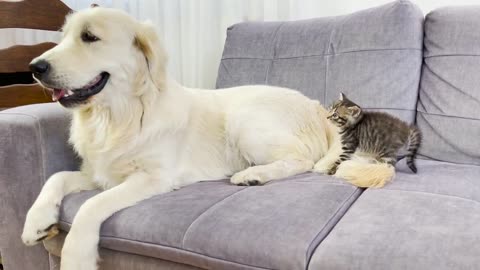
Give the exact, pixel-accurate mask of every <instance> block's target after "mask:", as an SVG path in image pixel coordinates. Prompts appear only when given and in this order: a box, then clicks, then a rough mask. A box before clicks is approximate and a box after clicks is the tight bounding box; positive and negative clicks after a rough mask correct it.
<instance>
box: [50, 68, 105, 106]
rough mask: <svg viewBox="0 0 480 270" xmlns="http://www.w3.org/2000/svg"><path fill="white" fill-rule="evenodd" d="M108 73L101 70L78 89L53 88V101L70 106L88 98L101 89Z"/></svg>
mask: <svg viewBox="0 0 480 270" xmlns="http://www.w3.org/2000/svg"><path fill="white" fill-rule="evenodd" d="M109 77H110V74H109V73H107V72H102V73H101V74H100V75H98V76H96V77H95V78H94V79H93V80H91V81H90V82H89V83H88V84H86V85H85V86H84V87H82V88H78V89H73V90H70V89H58V88H54V89H53V93H52V99H53V101H58V102H60V104H62V105H63V106H65V107H72V106H74V105H76V104H78V103H83V102H84V101H86V100H87V99H88V98H90V97H91V96H93V95H96V94H98V93H100V91H102V89H103V88H104V87H105V85H106V84H107V82H108V79H109Z"/></svg>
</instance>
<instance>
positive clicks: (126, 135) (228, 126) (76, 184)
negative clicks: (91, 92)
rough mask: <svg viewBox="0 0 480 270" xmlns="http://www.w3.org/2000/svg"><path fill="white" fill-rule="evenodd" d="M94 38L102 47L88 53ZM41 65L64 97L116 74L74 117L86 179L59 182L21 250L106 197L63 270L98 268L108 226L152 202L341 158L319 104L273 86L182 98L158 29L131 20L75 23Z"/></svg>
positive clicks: (74, 239)
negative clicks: (71, 203)
mask: <svg viewBox="0 0 480 270" xmlns="http://www.w3.org/2000/svg"><path fill="white" fill-rule="evenodd" d="M86 29H88V31H90V32H91V33H93V34H95V35H96V36H98V37H99V38H100V41H97V42H93V43H85V42H83V41H82V40H81V38H80V36H81V33H82V32H83V31H85V30H86ZM39 59H42V60H46V61H48V62H49V63H50V64H51V67H52V71H51V74H50V75H49V76H50V79H51V81H54V82H55V84H56V85H59V86H57V88H68V89H76V88H81V87H82V86H84V85H86V84H87V83H88V82H89V81H91V80H92V78H94V77H95V76H97V75H98V74H100V73H101V72H103V71H106V72H108V73H109V74H111V77H110V79H109V82H108V83H107V85H106V86H105V88H104V89H103V90H102V91H101V92H100V93H98V94H97V95H95V96H93V97H92V98H90V100H89V102H88V103H86V104H82V105H80V106H77V107H75V108H73V109H72V113H73V121H72V126H71V130H70V132H71V134H70V142H71V143H72V144H73V146H74V148H75V150H76V151H77V152H78V154H79V155H80V156H81V157H82V159H83V164H82V167H81V170H80V171H74V172H59V173H56V174H54V175H52V176H51V177H50V178H49V179H48V181H47V183H46V184H45V185H44V187H43V189H42V191H41V193H40V195H39V196H38V198H37V200H36V201H35V203H34V204H33V206H32V207H31V209H30V210H29V212H28V214H27V217H26V221H25V227H24V232H23V234H22V239H23V241H24V242H25V243H26V244H27V245H32V244H36V242H37V241H36V240H37V239H39V238H41V237H42V236H44V235H45V234H46V232H45V231H44V230H45V229H46V228H47V227H49V226H50V225H52V224H55V223H57V222H58V212H59V205H60V203H61V201H62V199H63V197H64V196H65V195H67V194H69V193H72V192H77V191H80V190H90V189H95V188H99V187H100V188H103V189H105V191H103V192H102V193H100V194H98V195H96V196H94V197H92V198H90V199H89V200H88V201H87V202H86V203H84V204H83V205H82V206H81V208H80V209H79V211H78V213H77V215H76V216H75V218H74V220H73V224H72V226H71V230H70V232H69V234H68V236H67V238H66V239H65V242H64V246H63V250H62V260H61V270H77V269H78V270H80V269H81V270H93V269H97V258H98V253H97V244H98V241H99V230H100V226H101V224H102V222H103V221H104V220H105V219H107V218H108V217H109V216H111V215H112V214H113V213H115V212H116V211H118V210H121V209H123V208H126V207H129V206H132V205H134V204H136V203H137V202H139V201H141V200H144V199H146V198H149V197H151V196H153V195H156V194H161V193H165V192H169V191H171V190H173V189H175V188H179V187H181V186H184V185H188V184H191V183H194V182H197V181H200V180H204V179H221V178H227V177H230V176H231V182H232V183H233V184H248V183H249V181H251V180H257V181H258V182H259V183H261V184H263V183H265V182H267V181H270V180H274V179H278V178H283V177H288V176H291V175H294V174H298V173H302V172H306V171H309V170H312V168H313V166H314V163H315V162H317V161H318V160H319V159H320V158H321V157H322V156H324V155H325V154H326V153H327V150H328V149H329V148H330V149H331V151H330V152H329V154H327V156H326V157H325V159H322V161H321V162H319V163H318V164H317V166H316V170H318V171H321V172H322V171H325V169H326V168H328V167H329V166H330V165H331V164H332V163H333V162H335V158H338V155H337V154H338V136H337V132H336V130H335V128H334V127H333V126H332V125H331V124H329V122H328V121H327V120H326V118H325V115H326V111H325V110H324V109H323V107H322V106H321V105H320V104H319V103H318V102H317V101H313V100H310V99H308V98H306V97H305V96H303V95H301V94H300V93H298V92H296V91H293V90H288V89H284V88H277V87H268V86H243V87H236V88H230V89H224V90H217V91H212V90H200V89H190V88H186V87H182V86H181V85H179V84H177V83H176V82H174V81H172V80H170V79H168V78H167V76H166V74H165V65H166V57H165V53H164V51H163V49H162V47H161V44H160V43H159V41H158V38H157V35H156V34H155V31H154V29H153V28H152V26H151V25H149V24H146V23H140V22H138V21H136V20H134V19H133V18H131V17H130V16H128V15H127V14H125V13H123V12H121V11H116V10H110V9H104V8H92V9H88V10H85V11H80V12H77V13H74V14H73V15H71V16H69V17H68V19H67V21H66V24H65V26H64V37H63V39H62V41H61V42H60V44H59V45H58V46H56V47H55V48H53V49H51V50H50V51H47V52H45V53H44V54H43V55H41V56H39V57H38V58H37V59H35V60H34V61H33V62H35V61H38V60H39ZM335 142H336V143H335ZM339 171H341V167H340V168H339Z"/></svg>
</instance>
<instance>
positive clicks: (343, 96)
mask: <svg viewBox="0 0 480 270" xmlns="http://www.w3.org/2000/svg"><path fill="white" fill-rule="evenodd" d="M339 99H340V100H342V101H343V100H344V99H345V94H344V93H340V98H339Z"/></svg>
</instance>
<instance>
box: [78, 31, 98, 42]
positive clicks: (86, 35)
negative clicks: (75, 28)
mask: <svg viewBox="0 0 480 270" xmlns="http://www.w3.org/2000/svg"><path fill="white" fill-rule="evenodd" d="M81 38H82V40H83V41H84V42H88V43H91V42H95V41H99V40H100V39H99V38H98V37H97V36H95V35H93V34H92V33H90V32H88V31H85V32H83V33H82V36H81Z"/></svg>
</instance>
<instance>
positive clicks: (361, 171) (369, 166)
mask: <svg viewBox="0 0 480 270" xmlns="http://www.w3.org/2000/svg"><path fill="white" fill-rule="evenodd" d="M335 176H337V177H340V178H343V179H345V180H347V181H348V182H350V183H351V184H353V185H355V186H358V187H364V188H367V187H373V188H380V187H383V186H384V185H385V184H386V183H387V182H389V181H391V180H392V179H393V177H394V176H395V167H394V166H392V165H391V164H387V163H381V162H375V163H372V161H371V160H369V159H362V158H355V157H353V159H351V160H346V161H344V162H342V163H341V164H340V165H339V166H338V169H337V172H336V173H335Z"/></svg>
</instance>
